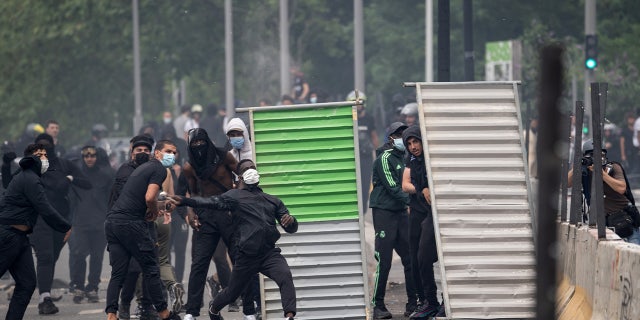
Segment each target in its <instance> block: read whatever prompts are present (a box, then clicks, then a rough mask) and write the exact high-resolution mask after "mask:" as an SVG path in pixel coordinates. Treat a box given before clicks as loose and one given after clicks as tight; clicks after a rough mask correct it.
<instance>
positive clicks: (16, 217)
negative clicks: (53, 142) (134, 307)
mask: <svg viewBox="0 0 640 320" xmlns="http://www.w3.org/2000/svg"><path fill="white" fill-rule="evenodd" d="M48 166H49V161H48V159H47V151H46V150H45V148H44V146H43V145H41V144H31V145H28V146H27V148H26V149H25V150H24V158H23V159H22V160H20V167H21V169H22V171H20V172H19V173H18V174H17V175H16V176H15V177H14V178H13V180H12V181H11V183H10V184H9V186H8V187H7V190H6V193H5V197H4V198H3V200H2V203H0V257H2V259H0V276H2V275H4V273H5V272H6V271H7V270H9V272H10V273H11V275H12V276H13V278H14V279H15V281H16V286H15V291H14V293H13V296H12V297H11V302H10V303H9V310H8V311H7V315H6V319H7V320H14V319H15V320H18V319H22V318H23V317H24V313H25V311H26V310H27V306H28V305H29V301H30V300H31V295H32V294H33V291H35V289H36V271H35V268H34V266H33V256H32V255H31V244H30V243H29V238H28V237H27V234H29V233H31V232H32V231H33V227H34V226H35V224H36V220H37V218H38V216H41V217H42V219H43V220H44V222H45V223H46V224H47V225H48V226H50V227H51V228H52V229H53V230H55V231H56V232H60V233H62V234H65V233H66V234H67V236H66V237H65V238H64V239H63V240H64V241H66V240H67V238H68V235H69V233H68V231H69V230H70V229H71V225H70V224H69V222H67V221H66V220H65V219H64V218H63V217H62V216H61V215H60V213H58V211H56V209H54V208H53V207H52V206H51V204H50V203H49V201H48V200H47V196H46V194H45V190H44V186H43V185H42V182H41V181H40V176H41V175H42V173H44V172H45V171H47V169H48ZM46 299H49V300H50V299H51V298H50V297H48V298H46Z"/></svg>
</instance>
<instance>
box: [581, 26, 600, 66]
mask: <svg viewBox="0 0 640 320" xmlns="http://www.w3.org/2000/svg"><path fill="white" fill-rule="evenodd" d="M584 55H585V59H584V66H585V67H586V68H587V69H589V70H593V69H595V68H596V67H597V66H598V36H596V35H594V34H589V35H586V36H585V38H584Z"/></svg>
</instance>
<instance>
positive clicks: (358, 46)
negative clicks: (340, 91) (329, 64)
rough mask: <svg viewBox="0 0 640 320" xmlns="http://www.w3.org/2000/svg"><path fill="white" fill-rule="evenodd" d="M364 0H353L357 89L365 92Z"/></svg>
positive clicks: (354, 62)
mask: <svg viewBox="0 0 640 320" xmlns="http://www.w3.org/2000/svg"><path fill="white" fill-rule="evenodd" d="M363 16H364V15H363V8H362V0H353V55H354V57H353V59H354V61H353V64H354V68H353V72H354V78H355V85H354V87H355V89H357V90H360V92H365V90H364V89H365V83H364V24H363Z"/></svg>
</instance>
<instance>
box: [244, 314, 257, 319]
mask: <svg viewBox="0 0 640 320" xmlns="http://www.w3.org/2000/svg"><path fill="white" fill-rule="evenodd" d="M242 319H243V320H256V316H254V315H249V316H248V315H246V314H245V315H244V316H243V317H242Z"/></svg>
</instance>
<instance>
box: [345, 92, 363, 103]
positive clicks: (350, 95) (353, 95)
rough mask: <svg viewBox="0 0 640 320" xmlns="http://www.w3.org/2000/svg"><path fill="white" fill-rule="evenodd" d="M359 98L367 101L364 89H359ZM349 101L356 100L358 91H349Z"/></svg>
mask: <svg viewBox="0 0 640 320" xmlns="http://www.w3.org/2000/svg"><path fill="white" fill-rule="evenodd" d="M358 99H360V100H362V101H363V102H364V101H367V96H366V95H365V94H364V92H362V91H358ZM347 101H356V91H355V90H353V91H351V92H349V94H348V95H347Z"/></svg>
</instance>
